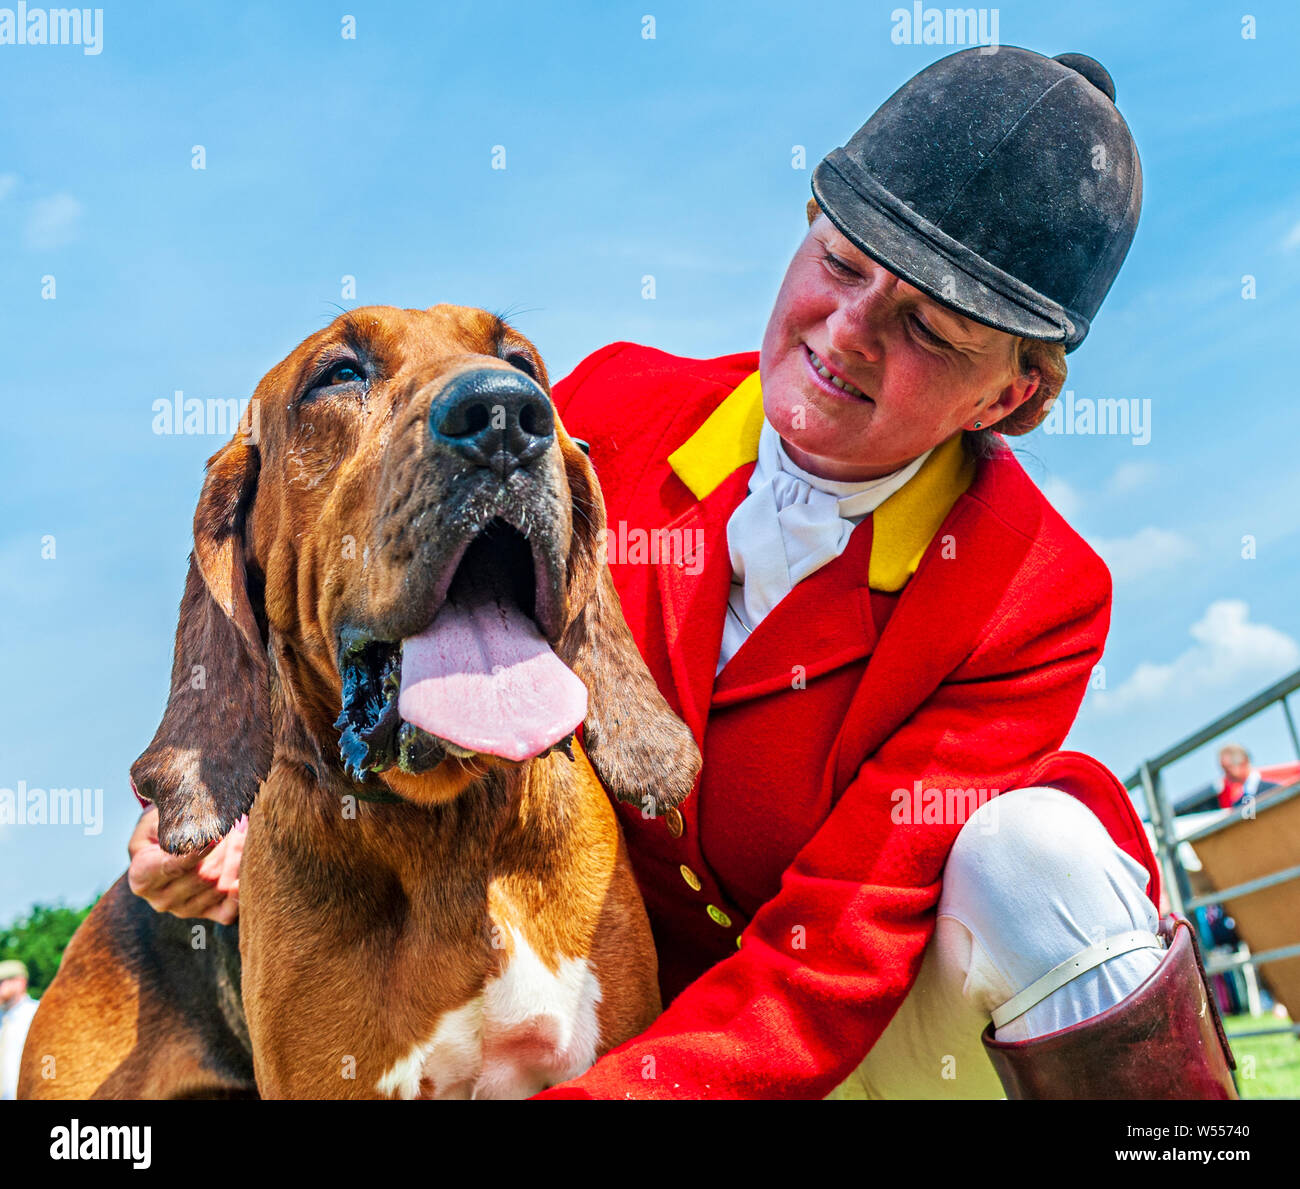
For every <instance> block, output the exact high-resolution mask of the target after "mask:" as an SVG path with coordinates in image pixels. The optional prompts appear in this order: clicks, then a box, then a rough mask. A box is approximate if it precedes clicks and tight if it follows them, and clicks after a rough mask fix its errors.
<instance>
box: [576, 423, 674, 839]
mask: <svg viewBox="0 0 1300 1189" xmlns="http://www.w3.org/2000/svg"><path fill="white" fill-rule="evenodd" d="M561 442H562V449H563V451H564V457H565V462H566V467H567V471H568V477H569V489H570V493H571V495H572V498H573V503H574V515H573V540H572V543H571V545H570V548H569V596H570V598H571V599H572V600H573V601H574V602H576V603H577V604H578V610H577V613H576V614H575V615H574V617H573V619H572V621H571V622H570V624H569V627H568V629H567V630H566V631H565V633H564V636H563V637H562V638H561V640H560V643H559V646H558V647H557V648H556V653H557V655H558V656H559V657H560V659H561V660H563V661H564V662H565V664H567V665H568V666H569V667H570V668H571V669H572V670H573V671H574V672H575V673H576V674H577V675H578V676H579V677H580V678H581V679H582V681H583V683H584V684H585V685H586V687H587V717H586V719H585V720H584V721H583V746H584V748H585V750H586V752H587V757H588V759H590V761H591V765H592V767H593V768H594V769H595V770H596V775H597V776H599V777H600V780H601V783H602V784H603V785H604V786H605V790H606V792H608V793H609V794H610V795H611V796H613V797H615V798H616V799H617V800H619V801H627V802H630V803H632V804H637V805H640V806H641V807H642V809H643V810H644V811H646V812H647V813H658V812H661V811H663V810H667V809H670V808H672V807H673V806H675V805H678V804H680V803H681V802H682V801H683V800H685V799H686V797H687V795H688V794H689V793H690V791H691V789H693V788H694V787H695V778H696V776H697V775H698V774H699V770H700V752H699V748H698V747H696V745H695V739H694V737H693V736H692V735H691V732H690V729H689V728H688V727H687V726H686V724H685V723H684V722H682V720H681V719H680V718H678V716H677V715H676V714H674V713H673V711H672V708H671V707H670V706H669V705H668V703H667V701H666V700H665V699H664V696H663V694H661V693H660V692H659V687H658V686H657V685H655V681H654V678H653V677H652V676H651V675H650V670H649V669H648V668H646V664H645V661H644V660H642V659H641V653H640V652H639V651H638V650H637V646H636V641H635V640H634V639H633V638H632V633H631V631H630V630H629V628H628V626H627V620H626V619H625V618H624V617H623V608H622V605H621V604H620V603H619V598H618V591H617V590H616V588H615V586H614V580H613V578H612V577H611V576H610V572H609V565H608V564H607V562H606V560H605V524H606V521H605V503H604V500H603V499H602V498H601V496H600V488H599V485H598V484H597V482H596V473H595V471H594V470H593V468H592V466H591V463H590V461H589V460H588V459H587V457H586V455H584V454H583V453H582V452H581V451H580V450H579V449H578V447H577V446H575V445H574V444H573V441H572V439H570V438H569V437H568V435H567V434H565V435H563V437H562V438H561Z"/></svg>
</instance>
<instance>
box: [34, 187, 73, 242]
mask: <svg viewBox="0 0 1300 1189" xmlns="http://www.w3.org/2000/svg"><path fill="white" fill-rule="evenodd" d="M82 210H83V207H82V205H81V203H79V202H78V201H77V200H76V199H75V198H73V197H72V195H71V194H54V195H52V196H51V197H49V198H38V199H37V200H36V201H35V202H33V203H32V209H31V211H30V213H29V214H28V216H27V246H28V247H29V248H36V249H45V248H58V247H62V246H63V245H64V244H66V243H68V242H69V241H70V240H72V239H75V238H76V234H77V224H78V223H79V222H80V221H81V214H82Z"/></svg>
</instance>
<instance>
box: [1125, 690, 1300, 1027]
mask: <svg viewBox="0 0 1300 1189" xmlns="http://www.w3.org/2000/svg"><path fill="white" fill-rule="evenodd" d="M1297 689H1300V669H1297V670H1296V671H1295V672H1294V673H1291V674H1290V675H1289V676H1286V677H1284V678H1282V680H1281V681H1278V682H1276V683H1275V684H1273V685H1270V686H1269V687H1268V688H1267V689H1266V690H1263V691H1261V692H1260V693H1258V694H1256V695H1255V696H1254V697H1253V698H1251V699H1250V700H1249V701H1246V702H1243V703H1242V704H1241V705H1240V706H1237V707H1236V708H1235V709H1232V710H1229V711H1228V712H1227V713H1226V714H1223V715H1221V716H1220V717H1218V718H1216V719H1215V720H1214V721H1213V722H1211V723H1208V724H1207V725H1206V726H1204V727H1202V728H1201V729H1200V730H1198V731H1195V732H1193V733H1192V734H1191V735H1188V736H1187V738H1186V739H1183V740H1182V741H1181V742H1179V743H1176V744H1174V746H1173V747H1171V748H1169V749H1167V750H1166V751H1162V752H1161V753H1160V754H1159V755H1157V756H1154V757H1153V758H1152V759H1149V760H1143V761H1142V763H1141V764H1140V765H1139V766H1138V769H1137V771H1136V772H1134V773H1133V774H1132V775H1131V776H1130V777H1129V778H1128V779H1127V780H1126V781H1125V782H1124V785H1125V787H1126V788H1128V789H1129V790H1130V791H1133V790H1134V789H1138V788H1141V789H1142V791H1143V793H1144V794H1145V796H1146V802H1147V813H1148V814H1149V815H1150V817H1151V826H1152V829H1153V831H1154V832H1155V836H1156V859H1157V861H1158V862H1159V864H1160V873H1161V875H1162V876H1163V877H1164V881H1165V889H1166V894H1167V895H1168V897H1169V904H1170V907H1171V908H1173V910H1174V911H1175V912H1177V913H1179V914H1181V915H1183V916H1187V915H1188V914H1189V912H1190V911H1192V910H1194V909H1197V908H1202V907H1204V906H1205V905H1207V904H1221V903H1223V902H1224V901H1225V900H1231V899H1232V898H1233V897H1236V896H1247V895H1249V894H1250V893H1252V892H1258V891H1262V890H1263V889H1264V888H1271V887H1276V886H1277V885H1278V884H1283V883H1289V882H1290V881H1292V880H1295V879H1300V866H1296V867H1288V868H1286V869H1285V870H1282V871H1276V872H1273V873H1272V874H1270V875H1265V876H1261V877H1259V878H1258V879H1252V880H1248V881H1246V882H1245V883H1240V884H1235V885H1234V886H1232V887H1230V888H1223V889H1221V890H1218V891H1215V892H1212V893H1210V894H1208V895H1204V896H1194V895H1192V891H1191V884H1190V881H1189V880H1188V878H1187V872H1186V870H1185V869H1184V868H1183V864H1182V861H1181V860H1180V858H1179V856H1178V844H1179V843H1180V842H1188V843H1195V842H1196V841H1198V840H1200V839H1203V838H1208V837H1210V836H1211V835H1212V834H1218V833H1221V832H1222V831H1223V830H1226V829H1228V828H1229V827H1231V826H1234V825H1236V824H1237V823H1238V822H1239V821H1242V820H1244V819H1245V818H1246V817H1247V816H1248V815H1249V816H1251V817H1253V816H1254V812H1255V808H1256V804H1255V802H1254V801H1250V802H1249V803H1245V802H1238V805H1237V807H1236V808H1235V809H1234V810H1232V811H1231V812H1229V813H1228V814H1227V815H1226V816H1225V817H1223V818H1221V819H1219V820H1217V821H1214V822H1211V823H1210V824H1209V825H1206V826H1203V827H1202V828H1201V829H1199V830H1195V831H1193V832H1192V833H1190V834H1187V835H1185V836H1183V837H1182V838H1179V837H1178V832H1177V829H1176V827H1175V824H1174V818H1175V813H1174V807H1173V803H1172V802H1171V801H1170V799H1169V796H1168V794H1167V793H1166V791H1165V788H1164V783H1163V780H1162V773H1163V771H1164V769H1165V768H1167V767H1168V766H1169V765H1170V764H1172V763H1174V762H1175V761H1177V760H1181V759H1182V758H1183V757H1184V756H1187V755H1190V754H1191V753H1192V752H1194V751H1196V750H1197V749H1198V748H1201V747H1204V746H1205V745H1206V744H1207V743H1211V742H1213V741H1214V740H1215V739H1217V738H1218V737H1219V736H1221V735H1223V734H1224V733H1225V732H1227V731H1229V730H1231V729H1232V728H1233V727H1235V726H1237V725H1238V724H1239V723H1243V722H1245V721H1246V720H1247V719H1249V718H1254V717H1255V715H1257V714H1259V713H1261V712H1262V711H1265V710H1268V709H1270V708H1272V707H1273V706H1275V705H1280V706H1281V708H1282V714H1283V716H1284V717H1285V719H1286V726H1287V730H1288V732H1289V733H1290V735H1291V744H1292V746H1293V747H1294V748H1295V753H1296V758H1297V759H1298V760H1300V734H1297V732H1296V725H1295V718H1294V717H1293V716H1292V714H1291V707H1290V705H1289V704H1288V702H1287V695H1288V694H1290V693H1293V692H1294V691H1295V690H1297ZM1296 796H1300V782H1297V783H1295V784H1291V785H1288V786H1287V787H1286V788H1283V789H1277V790H1272V791H1270V792H1269V793H1268V794H1267V797H1268V800H1267V802H1266V804H1267V806H1268V807H1269V808H1272V807H1275V806H1277V805H1280V804H1282V803H1283V802H1285V801H1288V800H1290V799H1291V798H1292V797H1296ZM1297 957H1300V938H1297V940H1296V944H1294V945H1285V946H1280V947H1278V948H1275V949H1271V950H1261V951H1260V952H1259V953H1251V954H1245V955H1238V956H1235V957H1231V958H1220V957H1218V956H1207V960H1206V963H1205V969H1206V973H1207V974H1223V973H1225V972H1226V971H1229V970H1237V969H1240V968H1242V967H1247V966H1248V967H1250V968H1252V969H1257V968H1258V967H1260V966H1264V965H1266V964H1267V963H1269V962H1280V961H1283V960H1284V959H1287V958H1297ZM1288 1006H1293V1005H1288ZM1288 1033H1295V1034H1297V1035H1300V1023H1293V1024H1291V1025H1289V1026H1288V1025H1283V1026H1280V1027H1277V1028H1263V1029H1259V1030H1257V1031H1251V1032H1238V1033H1231V1034H1230V1035H1232V1036H1238V1037H1244V1036H1273V1035H1278V1034H1288Z"/></svg>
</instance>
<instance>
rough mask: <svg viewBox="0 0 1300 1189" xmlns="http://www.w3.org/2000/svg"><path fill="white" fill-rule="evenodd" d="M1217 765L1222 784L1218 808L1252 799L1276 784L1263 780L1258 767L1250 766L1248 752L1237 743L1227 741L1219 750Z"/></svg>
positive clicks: (1227, 807)
mask: <svg viewBox="0 0 1300 1189" xmlns="http://www.w3.org/2000/svg"><path fill="white" fill-rule="evenodd" d="M1219 767H1220V768H1222V769H1223V785H1222V786H1221V787H1220V789H1219V808H1220V809H1231V808H1232V807H1233V806H1234V805H1236V804H1237V803H1238V802H1239V801H1241V800H1242V799H1243V798H1248V799H1250V800H1252V801H1253V800H1254V799H1255V798H1256V797H1258V796H1259V795H1260V793H1266V792H1268V791H1269V789H1275V788H1277V787H1278V786H1277V785H1276V784H1274V783H1273V782H1272V781H1270V780H1265V779H1264V778H1263V777H1262V776H1261V775H1260V772H1259V769H1258V768H1255V767H1252V765H1251V762H1250V752H1248V751H1247V750H1246V749H1245V748H1244V747H1242V746H1241V744H1239V743H1229V744H1227V745H1226V746H1225V747H1223V748H1222V750H1220V752H1219Z"/></svg>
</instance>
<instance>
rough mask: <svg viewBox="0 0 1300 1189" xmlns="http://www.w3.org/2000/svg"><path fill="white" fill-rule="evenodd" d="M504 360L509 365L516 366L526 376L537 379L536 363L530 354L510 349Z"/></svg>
mask: <svg viewBox="0 0 1300 1189" xmlns="http://www.w3.org/2000/svg"><path fill="white" fill-rule="evenodd" d="M506 362H507V363H508V364H509V365H510V366H511V367H517V368H518V369H519V370H520V371H521V372H523V373H524V375H526V376H531V377H532V378H533V379H534V380H536V379H537V365H536V364H535V363H534V362H533V358H532V356H531V355H525V354H524V352H522V351H511V352H510V354H509V355H507V356H506Z"/></svg>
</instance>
